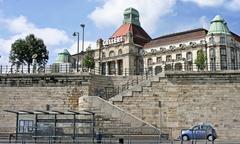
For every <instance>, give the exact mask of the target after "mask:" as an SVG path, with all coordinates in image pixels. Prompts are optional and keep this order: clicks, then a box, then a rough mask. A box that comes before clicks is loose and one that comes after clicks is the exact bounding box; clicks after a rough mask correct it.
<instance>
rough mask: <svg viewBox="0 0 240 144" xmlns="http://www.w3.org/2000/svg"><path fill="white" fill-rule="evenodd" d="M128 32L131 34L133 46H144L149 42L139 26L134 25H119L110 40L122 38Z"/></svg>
mask: <svg viewBox="0 0 240 144" xmlns="http://www.w3.org/2000/svg"><path fill="white" fill-rule="evenodd" d="M128 32H131V33H132V34H133V42H134V43H135V44H139V45H142V46H143V45H144V44H145V43H147V42H149V41H150V40H151V37H150V36H149V35H148V34H147V33H146V32H145V31H144V29H143V28H142V27H140V26H137V25H134V24H123V25H121V26H120V27H119V28H118V29H117V30H116V31H115V32H114V33H113V35H112V36H111V38H114V37H119V36H124V35H126V34H127V33H128Z"/></svg>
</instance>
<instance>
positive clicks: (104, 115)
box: [79, 96, 161, 135]
mask: <svg viewBox="0 0 240 144" xmlns="http://www.w3.org/2000/svg"><path fill="white" fill-rule="evenodd" d="M79 110H90V111H92V112H94V113H95V115H96V129H97V130H100V131H103V132H104V133H105V134H112V135H128V134H131V135H160V133H161V131H160V130H159V129H158V128H156V127H155V126H153V125H151V124H149V123H147V122H145V121H143V120H142V119H140V118H138V117H136V116H134V115H132V114H131V113H128V112H126V111H124V110H122V109H121V108H119V107H117V106H115V105H113V104H111V103H110V102H108V101H106V100H104V99H102V98H100V97H97V96H82V97H80V98H79Z"/></svg>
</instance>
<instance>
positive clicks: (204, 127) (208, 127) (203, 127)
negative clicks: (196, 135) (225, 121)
mask: <svg viewBox="0 0 240 144" xmlns="http://www.w3.org/2000/svg"><path fill="white" fill-rule="evenodd" d="M202 129H204V130H210V129H211V127H210V126H208V125H203V126H202Z"/></svg>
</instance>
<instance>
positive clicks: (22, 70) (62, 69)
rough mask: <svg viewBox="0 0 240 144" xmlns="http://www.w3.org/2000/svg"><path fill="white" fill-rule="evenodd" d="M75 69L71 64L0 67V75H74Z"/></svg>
mask: <svg viewBox="0 0 240 144" xmlns="http://www.w3.org/2000/svg"><path fill="white" fill-rule="evenodd" d="M74 71H75V67H73V66H72V65H71V64H53V65H44V66H39V67H37V68H34V66H30V67H28V66H26V65H25V66H23V65H22V66H20V67H17V66H13V65H10V66H9V65H0V74H27V73H74Z"/></svg>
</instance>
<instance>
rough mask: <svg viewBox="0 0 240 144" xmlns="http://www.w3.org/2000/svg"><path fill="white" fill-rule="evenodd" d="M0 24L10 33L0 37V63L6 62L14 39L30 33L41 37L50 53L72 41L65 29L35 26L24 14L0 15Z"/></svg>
mask: <svg viewBox="0 0 240 144" xmlns="http://www.w3.org/2000/svg"><path fill="white" fill-rule="evenodd" d="M0 25H1V26H2V27H4V28H5V29H6V30H7V31H9V32H10V33H12V35H11V36H10V37H8V38H1V37H0V43H1V45H0V55H1V56H2V58H0V64H6V63H8V61H9V60H8V56H9V52H10V50H11V44H12V43H13V42H14V41H15V40H17V39H19V38H24V37H26V36H27V35H29V34H30V33H31V34H34V35H36V37H38V38H41V39H43V41H44V43H45V44H46V46H47V49H48V50H49V51H50V54H51V52H53V51H55V49H57V48H59V47H62V46H63V45H71V44H72V43H73V41H72V40H71V39H70V38H69V37H68V35H67V34H66V32H65V31H63V30H59V29H55V28H48V27H44V28H40V27H37V26H36V25H35V24H33V23H32V22H29V21H28V19H27V18H26V17H24V16H19V17H16V18H3V17H0ZM3 57H4V58H3ZM6 58H7V59H6ZM50 61H51V60H50Z"/></svg>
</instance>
